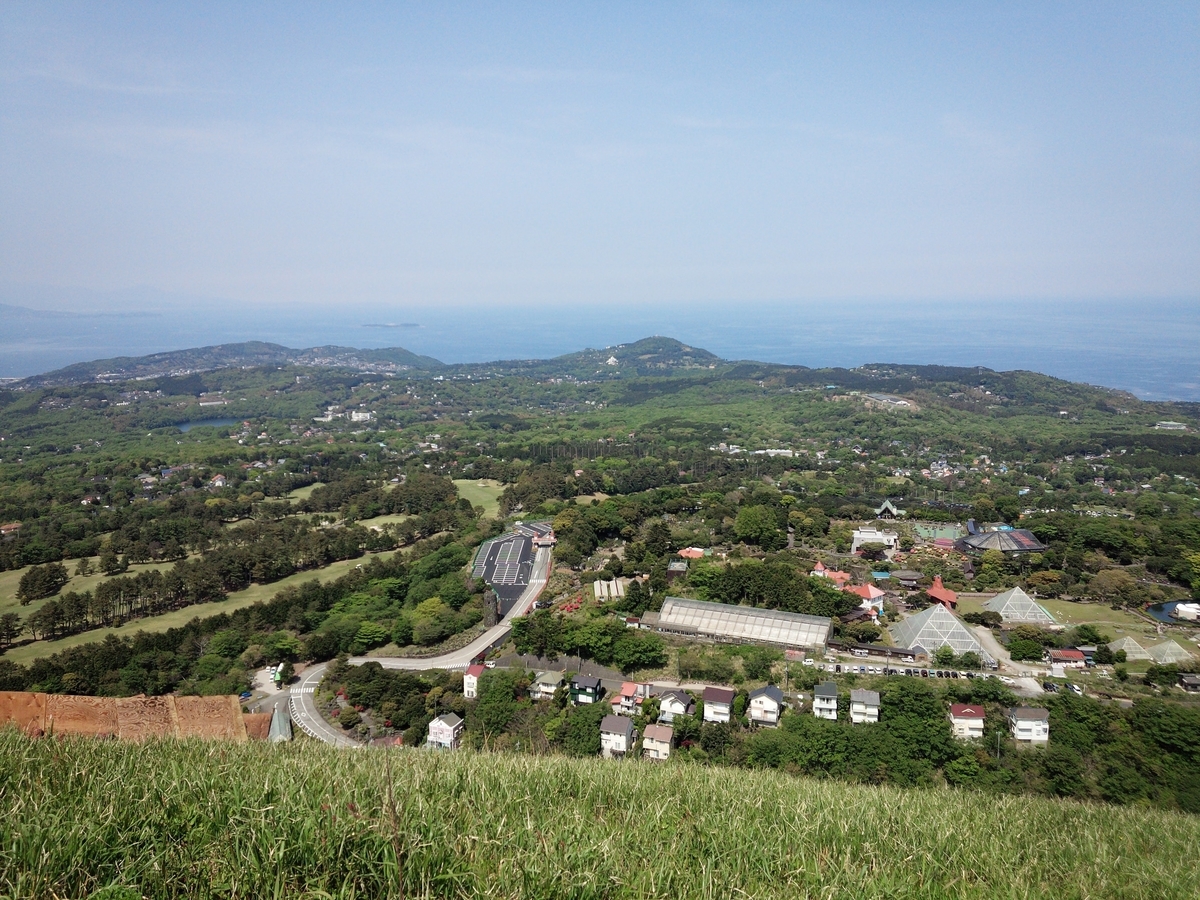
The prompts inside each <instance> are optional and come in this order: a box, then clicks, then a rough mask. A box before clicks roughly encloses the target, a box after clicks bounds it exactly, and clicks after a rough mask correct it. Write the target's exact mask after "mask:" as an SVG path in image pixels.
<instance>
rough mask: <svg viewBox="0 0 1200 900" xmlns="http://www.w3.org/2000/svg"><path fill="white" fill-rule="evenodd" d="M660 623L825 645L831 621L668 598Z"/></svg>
mask: <svg viewBox="0 0 1200 900" xmlns="http://www.w3.org/2000/svg"><path fill="white" fill-rule="evenodd" d="M658 621H659V624H660V626H668V627H669V626H671V625H678V626H683V627H685V628H694V629H696V631H698V632H700V633H701V634H706V635H712V636H714V637H728V638H738V639H740V640H746V641H759V642H764V643H770V644H782V645H784V646H786V647H813V648H818V647H824V646H825V641H826V639H827V638H828V637H829V626H830V620H829V619H827V618H826V617H824V616H805V615H801V614H799V613H788V612H780V611H779V610H775V609H755V608H754V607H752V606H731V605H728V604H725V603H709V602H707V601H704V600H683V599H680V598H679V597H668V598H667V599H666V601H665V602H664V603H663V607H662V611H661V612H660V613H659V619H658Z"/></svg>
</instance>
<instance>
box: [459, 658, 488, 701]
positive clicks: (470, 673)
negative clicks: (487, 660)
mask: <svg viewBox="0 0 1200 900" xmlns="http://www.w3.org/2000/svg"><path fill="white" fill-rule="evenodd" d="M485 671H487V670H486V667H484V666H482V665H478V664H476V665H473V666H468V667H467V671H466V673H464V675H463V696H464V697H466V698H467V699H468V700H474V699H475V698H476V697H478V696H479V676H480V675H482V674H483V673H484V672H485Z"/></svg>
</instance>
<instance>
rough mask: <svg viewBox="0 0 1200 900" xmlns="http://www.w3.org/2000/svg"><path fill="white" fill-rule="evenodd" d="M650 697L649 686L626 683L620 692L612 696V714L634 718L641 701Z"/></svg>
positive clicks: (632, 682)
mask: <svg viewBox="0 0 1200 900" xmlns="http://www.w3.org/2000/svg"><path fill="white" fill-rule="evenodd" d="M649 696H650V685H648V684H639V683H638V682H634V681H626V682H625V683H624V684H622V685H621V690H620V691H618V692H617V693H616V694H614V695H613V698H612V708H613V712H614V713H616V714H617V715H619V716H635V715H637V712H638V708H639V707H640V706H641V705H642V701H643V700H645V699H646V698H647V697H649Z"/></svg>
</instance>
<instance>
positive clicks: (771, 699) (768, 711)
mask: <svg viewBox="0 0 1200 900" xmlns="http://www.w3.org/2000/svg"><path fill="white" fill-rule="evenodd" d="M748 709H749V712H750V723H751V724H752V725H768V726H771V727H774V726H776V725H778V724H779V716H780V715H781V714H782V713H783V691H781V690H780V689H779V688H778V687H776V686H775V685H773V684H768V685H767V686H766V687H761V688H759V689H758V690H756V691H751V692H750V705H749V707H748Z"/></svg>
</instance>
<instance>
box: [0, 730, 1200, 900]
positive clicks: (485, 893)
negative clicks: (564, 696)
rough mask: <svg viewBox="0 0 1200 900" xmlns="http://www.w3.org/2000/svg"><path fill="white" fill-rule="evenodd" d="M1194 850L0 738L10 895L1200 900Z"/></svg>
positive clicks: (448, 767)
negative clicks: (1103, 899)
mask: <svg viewBox="0 0 1200 900" xmlns="http://www.w3.org/2000/svg"><path fill="white" fill-rule="evenodd" d="M389 772H390V783H389ZM1198 840H1200V819H1198V818H1192V817H1187V816H1182V815H1175V814H1170V813H1163V812H1158V811H1153V810H1142V809H1134V808H1114V807H1089V806H1084V805H1079V804H1074V803H1059V802H1053V801H1047V800H1040V799H1033V798H1026V797H1019V798H1018V797H1014V798H999V799H997V798H994V797H990V796H984V795H974V794H970V793H966V792H959V791H953V792H951V791H935V790H927V791H902V790H894V789H888V788H868V787H855V786H848V785H843V784H835V783H828V782H819V781H808V780H800V779H795V778H790V777H785V776H782V775H780V774H778V773H755V772H744V771H733V770H730V769H708V768H700V767H696V766H682V765H681V766H676V765H662V766H652V765H649V764H637V763H605V762H602V761H599V760H594V761H593V760H583V761H578V760H569V759H563V758H539V757H532V756H521V755H513V756H507V755H475V754H468V753H458V754H433V753H426V752H420V751H407V750H396V751H390V752H389V753H387V754H386V755H385V754H384V753H383V752H372V751H364V752H339V751H337V750H334V749H332V748H328V747H325V746H323V745H316V744H312V743H296V744H292V745H288V746H268V745H264V744H247V745H230V744H213V743H199V742H175V741H165V742H153V743H149V744H144V745H141V746H138V745H133V744H123V743H115V742H98V741H93V740H62V741H58V740H38V741H31V740H29V739H27V738H25V737H23V736H21V735H19V734H17V733H16V732H13V731H11V730H8V731H5V732H3V733H0V892H2V893H3V895H5V896H9V897H14V898H16V897H20V898H37V897H47V898H48V897H88V896H90V895H93V894H95V893H97V892H101V893H100V896H103V897H109V898H113V897H122V898H123V897H126V896H128V897H140V896H147V897H189V898H190V897H271V898H282V897H288V898H294V897H309V898H317V897H321V898H329V897H336V898H351V897H362V898H374V897H396V898H399V897H404V898H420V897H480V896H482V897H511V898H517V897H522V898H524V897H570V898H622V897H638V898H643V897H662V898H678V897H712V898H730V897H763V898H773V897H779V898H785V897H786V898H794V897H855V898H917V897H921V898H925V897H932V898H940V897H946V898H968V897H981V898H982V897H1004V898H1027V897H1028V898H1034V897H1046V898H1053V900H1067V898H1099V897H1114V898H1116V897H1120V898H1131V900H1136V898H1143V897H1144V898H1155V900H1159V898H1171V897H1181V898H1183V897H1187V898H1195V897H1197V896H1200V874H1198V873H1200V869H1198V868H1197V867H1196V866H1195V857H1194V851H1195V847H1196V846H1197V841H1198ZM122 888H126V889H127V890H124V889H122Z"/></svg>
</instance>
